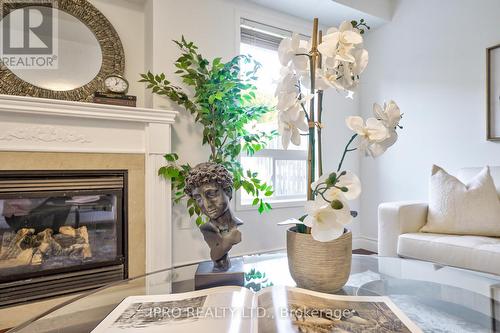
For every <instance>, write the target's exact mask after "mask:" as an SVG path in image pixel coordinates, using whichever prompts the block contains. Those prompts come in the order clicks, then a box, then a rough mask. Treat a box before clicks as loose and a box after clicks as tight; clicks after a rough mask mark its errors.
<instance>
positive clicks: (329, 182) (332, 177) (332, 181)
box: [325, 172, 337, 186]
mask: <svg viewBox="0 0 500 333" xmlns="http://www.w3.org/2000/svg"><path fill="white" fill-rule="evenodd" d="M336 181H337V174H336V173H335V172H332V173H331V174H330V175H329V176H328V178H327V179H326V181H325V184H326V185H327V186H333V185H335V182H336Z"/></svg>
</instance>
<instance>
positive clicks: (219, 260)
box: [184, 162, 243, 272]
mask: <svg viewBox="0 0 500 333" xmlns="http://www.w3.org/2000/svg"><path fill="white" fill-rule="evenodd" d="M184 191H185V193H186V194H187V195H188V196H189V197H191V198H193V199H194V200H195V201H196V203H197V204H198V206H199V207H200V209H201V211H202V213H203V214H205V215H206V216H208V218H209V221H208V222H207V223H204V224H202V225H201V226H200V231H201V233H202V234H203V238H204V239H205V242H207V244H208V246H209V247H210V258H211V259H212V261H213V264H214V268H213V271H214V272H223V271H227V270H228V269H229V267H230V266H231V261H230V260H229V255H228V252H229V250H231V248H232V247H233V245H236V244H238V243H239V242H241V232H240V231H239V230H238V226H239V225H241V224H243V223H242V222H241V221H240V220H239V219H238V218H237V217H235V216H234V215H233V213H232V211H231V209H230V207H229V202H230V201H231V198H232V195H233V178H232V176H231V174H230V173H229V171H228V170H227V169H226V168H225V167H224V166H222V165H220V164H217V163H212V162H207V163H201V164H198V165H197V166H196V167H194V168H193V169H191V171H190V172H189V175H188V176H187V177H186V187H185V190H184Z"/></svg>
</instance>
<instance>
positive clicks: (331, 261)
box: [286, 227, 352, 293]
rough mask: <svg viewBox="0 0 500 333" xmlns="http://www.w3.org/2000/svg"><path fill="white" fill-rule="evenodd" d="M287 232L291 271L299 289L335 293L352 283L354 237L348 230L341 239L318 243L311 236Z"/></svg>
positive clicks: (293, 231) (291, 230)
mask: <svg viewBox="0 0 500 333" xmlns="http://www.w3.org/2000/svg"><path fill="white" fill-rule="evenodd" d="M295 230H296V229H295V227H292V228H290V229H288V230H287V237H286V238H287V247H286V249H287V255H288V268H289V270H290V274H291V275H292V278H293V279H294V280H295V283H297V287H300V288H305V289H310V290H314V291H320V292H325V293H332V292H335V291H338V290H340V289H341V288H342V287H343V286H344V285H345V284H346V282H347V280H348V279H349V274H350V273H351V261H352V233H351V231H350V230H347V229H345V230H344V234H343V235H342V236H340V237H339V238H338V239H335V240H333V241H329V242H318V241H316V240H314V239H313V238H312V236H311V235H310V234H302V233H298V232H296V231H295Z"/></svg>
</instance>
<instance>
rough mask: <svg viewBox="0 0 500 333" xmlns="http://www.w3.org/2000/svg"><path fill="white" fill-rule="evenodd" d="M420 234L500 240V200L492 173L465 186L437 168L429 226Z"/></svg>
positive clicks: (434, 169) (431, 189) (431, 188)
mask: <svg viewBox="0 0 500 333" xmlns="http://www.w3.org/2000/svg"><path fill="white" fill-rule="evenodd" d="M420 231H422V232H433V233H442V234H457V235H477V236H496V237H500V200H499V198H498V194H497V191H496V189H495V183H494V182H493V178H492V177H491V175H490V169H489V168H488V167H485V168H484V169H483V170H481V172H480V173H479V174H478V175H476V176H475V177H474V178H473V179H472V180H470V181H469V182H468V184H463V183H462V182H461V181H460V180H458V179H457V178H455V177H453V176H451V175H449V174H448V173H446V171H444V170H443V169H441V168H440V167H438V166H435V165H434V166H433V167H432V175H431V179H430V185H429V214H428V216H427V224H426V225H425V226H423V227H422V229H421V230H420Z"/></svg>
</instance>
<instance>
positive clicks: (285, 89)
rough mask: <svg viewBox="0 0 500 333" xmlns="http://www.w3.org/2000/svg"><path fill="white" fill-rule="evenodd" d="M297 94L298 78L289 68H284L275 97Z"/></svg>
mask: <svg viewBox="0 0 500 333" xmlns="http://www.w3.org/2000/svg"><path fill="white" fill-rule="evenodd" d="M292 92H293V93H297V77H296V76H295V74H294V73H293V72H292V71H290V70H289V68H288V67H282V70H281V75H280V78H279V79H278V81H277V85H276V90H275V92H274V96H276V97H278V96H279V95H280V94H284V93H285V94H288V93H292Z"/></svg>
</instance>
